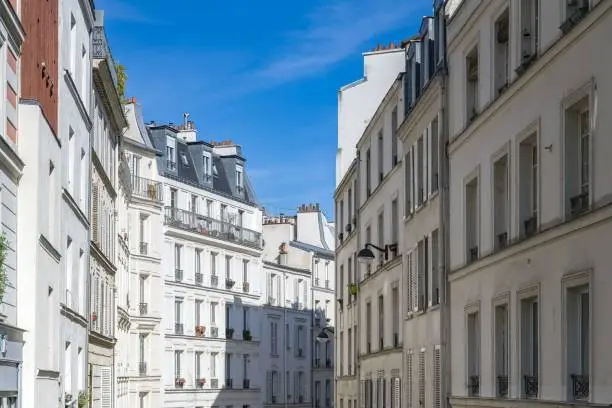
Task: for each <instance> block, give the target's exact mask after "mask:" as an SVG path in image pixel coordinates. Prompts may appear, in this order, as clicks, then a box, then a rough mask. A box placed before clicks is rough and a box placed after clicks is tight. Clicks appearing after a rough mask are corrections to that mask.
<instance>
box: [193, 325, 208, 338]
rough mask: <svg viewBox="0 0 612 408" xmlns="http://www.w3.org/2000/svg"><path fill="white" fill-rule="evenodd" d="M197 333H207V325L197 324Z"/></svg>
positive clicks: (202, 334)
mask: <svg viewBox="0 0 612 408" xmlns="http://www.w3.org/2000/svg"><path fill="white" fill-rule="evenodd" d="M195 333H196V336H198V337H202V336H204V333H206V326H196V328H195Z"/></svg>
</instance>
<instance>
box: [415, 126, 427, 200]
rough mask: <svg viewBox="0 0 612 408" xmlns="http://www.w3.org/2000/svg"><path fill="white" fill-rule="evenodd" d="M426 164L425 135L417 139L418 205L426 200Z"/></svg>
mask: <svg viewBox="0 0 612 408" xmlns="http://www.w3.org/2000/svg"><path fill="white" fill-rule="evenodd" d="M424 166H425V143H424V141H423V137H420V138H419V140H418V141H417V161H416V178H417V180H416V191H417V207H418V206H420V205H422V204H423V201H424V200H425V189H424V183H423V180H424V170H425V169H424Z"/></svg>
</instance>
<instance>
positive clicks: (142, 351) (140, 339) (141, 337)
mask: <svg viewBox="0 0 612 408" xmlns="http://www.w3.org/2000/svg"><path fill="white" fill-rule="evenodd" d="M146 339H147V335H146V334H145V333H140V335H139V336H138V356H139V362H140V363H141V365H142V363H144V362H145V353H146V351H145V344H146V343H145V342H146ZM143 368H144V367H143ZM141 371H145V370H141Z"/></svg>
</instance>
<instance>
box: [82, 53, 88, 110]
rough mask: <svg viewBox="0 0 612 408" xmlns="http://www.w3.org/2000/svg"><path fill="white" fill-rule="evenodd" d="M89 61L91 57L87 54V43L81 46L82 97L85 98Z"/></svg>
mask: <svg viewBox="0 0 612 408" xmlns="http://www.w3.org/2000/svg"><path fill="white" fill-rule="evenodd" d="M88 62H89V58H88V55H87V49H86V48H85V45H82V46H81V95H82V98H83V99H85V97H86V95H87V76H88V75H87V74H88V72H89V70H88V69H87V63H88Z"/></svg>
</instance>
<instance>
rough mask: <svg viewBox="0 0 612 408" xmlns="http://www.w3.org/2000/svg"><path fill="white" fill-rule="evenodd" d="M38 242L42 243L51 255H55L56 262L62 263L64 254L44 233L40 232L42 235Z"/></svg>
mask: <svg viewBox="0 0 612 408" xmlns="http://www.w3.org/2000/svg"><path fill="white" fill-rule="evenodd" d="M38 242H39V243H40V246H41V247H42V248H43V249H44V250H45V251H47V253H48V254H49V255H51V256H52V257H53V259H54V260H55V262H57V263H60V261H61V259H62V255H61V254H60V253H59V251H58V250H57V249H55V247H54V246H53V244H52V243H51V242H50V241H49V240H48V239H47V237H45V236H44V234H40V236H39V237H38Z"/></svg>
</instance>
